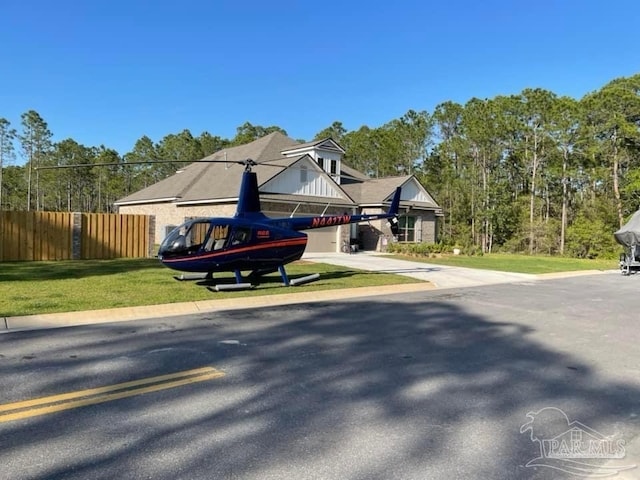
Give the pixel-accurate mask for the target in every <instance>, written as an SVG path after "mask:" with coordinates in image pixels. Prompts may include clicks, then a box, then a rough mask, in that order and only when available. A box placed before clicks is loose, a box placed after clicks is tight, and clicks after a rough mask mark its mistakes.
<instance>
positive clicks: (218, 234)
mask: <svg viewBox="0 0 640 480" xmlns="http://www.w3.org/2000/svg"><path fill="white" fill-rule="evenodd" d="M228 236H229V225H213V226H212V227H211V229H210V230H209V238H208V239H207V241H206V243H205V246H204V250H205V251H207V252H211V251H216V250H222V249H223V248H224V246H225V244H226V243H227V238H228Z"/></svg>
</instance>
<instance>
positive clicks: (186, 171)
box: [116, 132, 297, 205]
mask: <svg viewBox="0 0 640 480" xmlns="http://www.w3.org/2000/svg"><path fill="white" fill-rule="evenodd" d="M292 145H296V141H295V140H293V139H291V138H289V137H287V136H286V135H283V134H282V133H280V132H273V133H271V134H269V135H266V136H264V137H262V138H259V139H258V140H255V141H253V142H251V143H247V144H244V145H239V146H237V147H231V148H225V149H224V150H220V151H218V152H216V153H214V154H212V155H209V156H208V157H205V158H203V159H202V160H198V161H195V162H193V163H190V164H189V165H187V166H186V167H184V168H183V169H181V170H179V171H178V172H176V173H175V174H173V175H172V176H170V177H168V178H165V179H164V180H161V181H159V182H158V183H155V184H153V185H151V186H149V187H147V188H144V189H142V190H139V191H137V192H135V193H133V194H131V195H128V196H126V197H124V198H122V199H120V200H118V201H117V202H116V205H124V204H132V203H150V202H162V201H173V200H177V201H179V202H185V201H194V200H207V199H212V198H237V196H238V185H240V180H241V178H242V172H243V171H244V166H243V165H239V164H237V163H234V162H238V161H241V160H246V159H248V158H251V159H252V160H254V161H255V162H256V163H258V164H259V163H261V162H264V161H266V160H276V161H277V162H274V163H273V164H272V165H279V166H280V167H286V166H288V165H289V164H291V163H293V162H294V161H296V160H297V158H287V157H285V156H284V155H282V153H281V152H282V150H284V149H286V148H288V147H291V146H292ZM206 160H216V161H221V162H223V163H210V162H206ZM225 160H226V161H228V162H229V163H225V162H224V161H225ZM270 163H271V162H270ZM280 170H281V168H275V167H274V166H266V165H265V166H261V165H257V166H256V167H254V171H255V172H256V174H257V175H258V183H259V184H261V183H264V182H265V181H266V180H268V179H269V178H271V177H273V176H274V175H276V174H277V173H278V172H279V171H280Z"/></svg>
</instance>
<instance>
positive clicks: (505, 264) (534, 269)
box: [394, 253, 618, 274]
mask: <svg viewBox="0 0 640 480" xmlns="http://www.w3.org/2000/svg"><path fill="white" fill-rule="evenodd" d="M394 257H395V258H400V259H405V260H412V261H420V262H426V263H435V264H438V265H449V266H452V267H468V268H481V269H485V270H498V271H502V272H514V273H533V274H542V273H557V272H571V271H578V270H611V269H616V268H618V262H617V261H616V260H589V259H584V258H566V257H545V256H531V255H515V254H499V253H492V254H490V255H483V256H466V255H443V256H440V257H436V258H427V257H409V256H404V255H394Z"/></svg>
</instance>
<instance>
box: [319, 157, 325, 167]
mask: <svg viewBox="0 0 640 480" xmlns="http://www.w3.org/2000/svg"><path fill="white" fill-rule="evenodd" d="M318 166H319V167H320V168H321V169H323V170H324V158H322V157H318Z"/></svg>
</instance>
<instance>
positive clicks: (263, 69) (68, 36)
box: [0, 0, 640, 164]
mask: <svg viewBox="0 0 640 480" xmlns="http://www.w3.org/2000/svg"><path fill="white" fill-rule="evenodd" d="M639 20H640V2H637V0H618V1H615V2H603V1H595V0H583V1H578V0H564V1H562V0H555V1H554V0H538V1H536V2H531V1H527V2H525V1H518V0H511V1H508V0H482V1H478V0H475V1H471V0H448V1H443V2H433V1H429V0H422V1H420V0H418V1H414V0H396V1H388V2H372V1H370V0H369V1H367V2H364V1H360V0H353V1H349V0H341V1H334V0H325V1H322V2H313V1H303V0H299V1H294V0H271V1H268V2H265V1H254V0H243V1H237V0H231V1H226V0H181V1H179V2H178V1H175V0H172V1H167V0H156V1H139V0H126V1H125V0H111V1H103V0H92V1H84V2H79V1H77V0H57V1H55V2H52V1H50V0H21V1H18V0H5V1H4V2H3V3H2V7H1V8H0V46H2V48H1V53H0V118H2V117H4V118H6V119H7V120H9V121H10V122H11V126H12V127H13V128H16V129H17V130H20V128H21V126H20V116H21V114H23V113H24V112H26V111H28V110H35V111H36V112H38V113H39V114H40V115H41V117H42V118H43V119H44V120H45V121H46V122H47V124H48V126H49V129H50V130H51V132H52V133H53V140H54V141H61V140H64V139H66V138H73V139H74V140H76V141H77V142H79V143H82V144H84V145H86V146H99V145H104V146H106V147H108V148H113V149H115V150H117V151H118V152H119V153H120V154H125V153H127V152H129V151H131V150H132V148H133V146H134V144H135V142H136V140H137V139H139V138H140V137H142V136H143V135H147V136H149V137H150V138H151V139H152V140H153V141H156V142H157V141H160V140H161V139H162V137H164V136H165V135H168V134H170V133H179V132H181V131H182V130H184V129H189V130H190V131H191V133H192V134H193V135H194V136H196V135H199V134H200V133H202V132H203V131H207V132H209V133H211V134H212V135H219V136H221V137H223V138H229V139H231V138H233V137H234V136H235V134H236V131H237V130H236V129H237V127H239V126H240V125H242V124H244V123H245V122H251V123H252V124H253V125H261V126H264V127H268V126H273V125H275V126H279V127H281V128H283V129H284V130H286V132H287V133H288V135H289V136H290V137H292V138H295V139H301V140H311V139H312V138H313V137H314V136H315V134H316V133H318V132H319V131H320V130H322V129H324V128H326V127H328V126H330V125H331V124H332V123H333V122H334V121H340V122H342V124H343V126H344V128H346V129H347V130H348V131H351V130H357V129H358V128H360V127H361V126H363V125H367V126H369V127H372V128H374V127H379V126H381V125H383V124H385V123H387V122H389V121H391V120H393V119H395V118H399V117H401V116H402V115H404V114H405V113H406V112H407V111H408V110H410V109H413V110H416V111H422V110H426V111H427V112H429V113H432V112H433V110H434V108H435V107H436V106H437V105H438V104H440V103H442V102H446V101H454V102H458V103H462V104H464V103H466V102H467V101H468V100H470V99H471V98H474V97H477V98H492V97H495V96H497V95H512V94H518V93H520V92H521V91H522V90H524V89H525V88H544V89H547V90H550V91H552V92H554V93H556V94H557V95H560V96H562V95H567V96H570V97H573V98H576V99H578V98H581V97H582V96H584V95H585V94H587V93H590V92H593V91H595V90H598V89H600V88H601V87H603V86H604V85H605V84H606V83H608V82H609V81H611V80H613V79H614V78H619V77H628V76H632V75H635V74H637V73H640V35H638V33H637V32H638V24H639ZM17 163H18V164H20V163H22V162H21V159H20V158H18V159H17Z"/></svg>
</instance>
